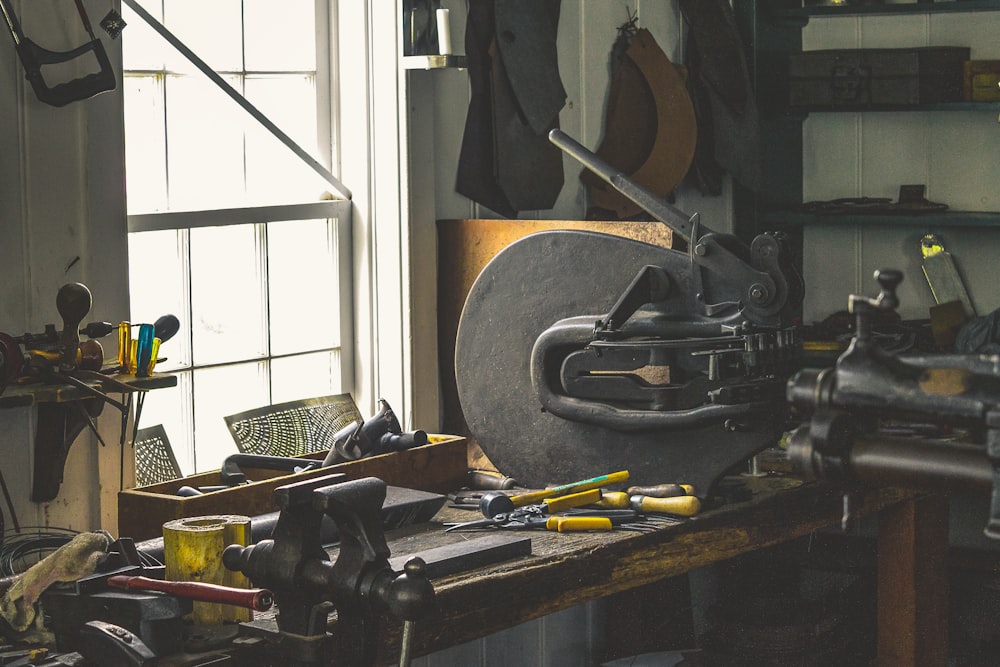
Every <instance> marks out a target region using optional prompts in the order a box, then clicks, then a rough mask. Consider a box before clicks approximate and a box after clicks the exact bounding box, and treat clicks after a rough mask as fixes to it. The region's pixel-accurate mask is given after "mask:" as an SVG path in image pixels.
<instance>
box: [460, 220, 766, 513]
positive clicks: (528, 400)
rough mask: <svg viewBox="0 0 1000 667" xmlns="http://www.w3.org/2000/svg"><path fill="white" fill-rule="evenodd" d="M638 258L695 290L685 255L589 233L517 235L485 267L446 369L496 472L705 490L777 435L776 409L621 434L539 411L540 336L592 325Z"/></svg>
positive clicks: (534, 479)
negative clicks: (573, 320) (751, 417)
mask: <svg viewBox="0 0 1000 667" xmlns="http://www.w3.org/2000/svg"><path fill="white" fill-rule="evenodd" d="M645 265H657V266H661V267H664V268H666V270H667V273H668V274H669V275H670V277H671V281H672V289H677V290H688V291H691V290H692V289H693V288H692V282H691V279H690V274H689V273H688V272H689V271H690V266H691V265H690V261H689V258H688V257H687V255H685V254H683V253H680V252H677V251H674V250H669V249H666V248H662V247H659V246H655V245H650V244H646V243H642V242H639V241H633V240H630V239H623V238H618V237H613V236H609V235H606V234H598V233H592V232H579V231H553V232H542V233H538V234H534V235H531V236H528V237H525V238H523V239H521V240H519V241H516V242H515V243H513V244H511V245H510V246H508V247H507V248H505V249H504V250H502V251H501V252H500V253H499V254H497V256H496V257H494V258H493V259H492V260H491V261H490V262H489V264H487V265H486V267H485V268H484V269H483V271H482V272H481V274H480V275H479V277H478V279H477V280H476V282H475V284H474V285H473V287H472V289H471V291H470V293H469V296H468V298H467V300H466V303H465V308H464V310H463V312H462V317H461V321H460V323H459V328H458V335H457V340H456V348H455V366H456V373H455V375H456V383H457V387H458V394H459V400H460V402H461V405H462V410H463V413H464V415H465V418H466V421H467V423H468V425H469V429H470V431H471V433H472V435H473V436H474V437H475V439H476V441H477V442H478V443H479V446H480V447H481V448H482V449H483V451H484V452H485V453H486V455H487V457H488V458H489V459H490V461H491V462H492V463H493V464H494V465H495V466H496V467H497V468H498V469H499V470H501V471H503V473H504V474H506V475H510V476H511V477H514V478H515V479H517V480H518V481H519V482H520V483H521V484H523V485H525V486H527V487H529V488H542V487H544V486H546V485H548V484H557V483H563V482H566V481H567V480H574V479H584V478H588V477H594V476H596V475H600V474H603V473H606V472H607V471H609V470H629V471H630V474H631V480H632V482H633V483H636V484H643V485H646V484H649V485H651V484H660V483H666V482H676V483H685V484H692V485H694V486H695V488H696V493H698V494H699V495H705V494H707V493H708V492H709V488H710V486H711V485H712V484H713V483H714V481H715V480H716V479H717V478H718V477H719V476H721V475H722V474H723V473H724V472H726V471H727V470H728V469H729V468H731V467H732V466H734V465H736V464H738V463H739V462H741V461H743V460H745V459H746V458H748V457H749V456H751V455H753V454H754V453H756V452H757V451H760V450H761V449H764V448H765V447H767V446H769V445H771V444H774V443H776V442H777V439H778V435H779V432H780V431H779V429H778V428H777V425H776V424H775V423H773V422H774V421H778V420H777V419H775V417H776V415H760V416H759V417H755V419H757V420H759V421H761V423H763V424H764V427H763V428H760V424H758V425H757V426H751V427H749V428H747V429H746V430H742V431H741V430H739V429H736V430H732V429H727V428H724V427H723V425H722V424H710V425H707V426H706V425H701V426H698V427H692V428H685V429H671V430H663V429H659V430H641V431H631V430H630V431H628V432H624V431H618V430H613V429H610V428H606V427H604V426H599V425H594V424H592V423H582V422H576V421H569V420H567V419H563V418H560V417H558V416H556V415H553V414H551V413H549V412H546V411H545V410H543V409H542V407H541V404H540V402H539V399H538V397H537V394H536V392H535V390H534V388H533V387H532V383H531V377H530V360H531V352H532V347H533V346H534V344H535V341H536V339H537V338H538V336H539V335H540V334H541V333H542V332H544V331H545V330H546V329H547V328H548V327H550V326H552V325H553V324H554V323H556V322H557V321H559V320H562V319H565V318H568V317H577V316H588V315H592V316H593V318H594V321H595V322H596V321H597V320H598V319H600V318H601V317H603V316H604V314H606V313H607V312H608V311H609V310H610V309H611V308H612V306H613V305H614V304H615V302H616V301H617V299H618V298H619V296H621V294H622V292H623V291H624V290H625V289H626V288H627V287H628V285H629V283H630V282H631V281H632V279H633V277H634V276H635V274H636V272H637V271H638V270H639V269H640V268H642V267H643V266H645ZM775 412H777V411H775ZM730 426H732V425H730Z"/></svg>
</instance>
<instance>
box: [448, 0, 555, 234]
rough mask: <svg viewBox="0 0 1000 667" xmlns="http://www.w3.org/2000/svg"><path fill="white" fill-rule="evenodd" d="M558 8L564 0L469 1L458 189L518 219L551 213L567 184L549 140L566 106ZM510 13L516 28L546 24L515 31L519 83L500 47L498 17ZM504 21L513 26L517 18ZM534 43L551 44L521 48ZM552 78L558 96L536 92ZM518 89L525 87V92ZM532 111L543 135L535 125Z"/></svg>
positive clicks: (500, 212)
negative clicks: (468, 92) (467, 92)
mask: <svg viewBox="0 0 1000 667" xmlns="http://www.w3.org/2000/svg"><path fill="white" fill-rule="evenodd" d="M559 4H560V2H559V0H545V1H544V2H537V1H535V2H523V0H495V2H494V1H490V0H476V1H475V2H471V3H469V14H468V24H467V27H466V31H465V48H466V57H467V60H468V71H469V81H470V86H471V89H472V96H471V99H470V102H469V111H468V114H467V116H466V123H465V132H464V135H463V138H462V149H461V153H460V155H459V163H458V174H457V178H456V185H455V190H456V192H458V193H459V194H461V195H464V196H466V197H468V198H469V199H471V200H473V201H475V202H476V203H478V204H481V205H483V206H486V207H487V208H489V209H491V210H493V211H495V212H497V213H499V214H500V215H503V216H505V217H508V218H513V217H517V214H518V211H519V210H535V209H548V208H552V206H554V205H555V201H556V199H557V198H558V196H559V192H560V191H561V189H562V185H563V168H562V154H561V152H560V151H559V149H558V148H557V147H555V146H553V145H552V144H551V143H550V142H549V141H548V137H547V135H548V131H549V130H550V129H553V128H556V127H558V120H559V110H560V109H561V108H562V106H563V105H564V104H565V91H564V89H563V87H562V83H561V81H559V79H558V63H557V61H556V58H555V56H556V50H555V43H556V33H555V28H556V26H557V24H558V17H559ZM507 5H510V6H509V7H508V6H507ZM512 12H516V13H518V17H517V19H516V25H519V26H523V25H524V24H526V23H532V22H533V23H536V24H538V26H548V28H547V29H546V30H542V29H541V28H537V27H532V28H523V27H522V28H518V32H517V33H516V34H515V33H513V32H512V33H511V36H513V38H514V39H513V41H514V42H516V43H517V44H518V49H516V55H515V56H512V57H513V58H514V61H515V66H516V69H517V70H518V72H517V73H516V74H515V75H514V78H513V79H511V78H510V77H509V68H510V65H509V63H508V62H507V61H506V60H505V58H506V55H505V54H504V50H503V49H501V48H500V47H499V46H497V45H496V41H497V24H496V21H497V16H498V14H503V15H505V16H509V15H510V14H511V13H512ZM505 20H506V21H508V24H509V25H514V23H510V21H511V20H512V19H505ZM532 40H539V41H543V42H545V43H543V44H537V45H534V46H532V45H530V43H529V44H527V45H525V44H522V43H523V42H530V41H532ZM525 54H534V55H533V56H530V57H526V56H525ZM531 58H534V60H532V59H531ZM534 70H540V71H534ZM553 80H554V81H556V83H558V86H557V87H555V88H554V90H555V91H556V92H555V93H553V92H552V91H545V93H544V95H538V94H537V91H534V90H533V88H536V87H537V86H538V82H539V81H543V82H548V83H547V84H546V85H549V84H551V83H552V81H553ZM518 84H520V85H524V86H527V88H526V89H525V90H521V89H519V88H518ZM556 104H558V106H556ZM552 109H554V111H553V110H552ZM529 113H530V114H531V116H532V117H533V118H534V122H535V124H538V125H540V126H541V129H540V131H539V130H538V129H537V128H536V127H534V126H533V125H532V122H531V121H529V116H528V114H529ZM541 119H546V120H545V122H544V123H542V120H541Z"/></svg>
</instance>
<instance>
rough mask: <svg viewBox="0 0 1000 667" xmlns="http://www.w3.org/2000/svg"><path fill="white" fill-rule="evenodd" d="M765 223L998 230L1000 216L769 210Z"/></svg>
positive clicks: (979, 213) (993, 214) (976, 213)
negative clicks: (982, 228)
mask: <svg viewBox="0 0 1000 667" xmlns="http://www.w3.org/2000/svg"><path fill="white" fill-rule="evenodd" d="M764 220H765V222H766V223H767V224H769V225H792V226H806V225H816V224H826V225H830V224H833V225H882V226H899V227H902V226H907V225H909V226H916V227H927V228H937V227H996V226H1000V213H995V212H976V211H940V212H935V213H922V214H918V215H897V214H882V215H879V214H877V215H871V214H868V215H865V214H851V213H845V214H837V215H817V214H815V213H801V212H798V211H769V212H767V213H765V214H764Z"/></svg>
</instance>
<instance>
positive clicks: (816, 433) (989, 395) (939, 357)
mask: <svg viewBox="0 0 1000 667" xmlns="http://www.w3.org/2000/svg"><path fill="white" fill-rule="evenodd" d="M875 279H876V280H877V281H878V283H879V285H880V286H881V292H880V293H879V295H878V296H877V297H874V298H868V297H864V296H859V295H852V296H851V297H850V299H849V304H848V305H849V310H850V311H851V312H852V313H853V314H854V316H855V321H856V324H855V326H856V329H855V336H854V338H853V340H852V341H851V344H850V346H849V347H848V348H847V350H846V351H845V352H844V353H843V354H842V355H841V356H840V358H839V359H838V360H837V363H836V365H835V366H834V367H833V368H826V369H823V370H816V369H806V370H802V371H800V372H799V373H797V374H796V375H795V376H794V377H793V378H792V379H791V380H790V381H789V382H788V387H787V391H786V396H787V399H788V401H789V402H790V403H791V404H792V407H793V409H794V410H795V411H796V412H798V413H799V414H801V415H806V416H807V417H808V420H807V421H805V422H804V423H803V424H802V425H801V426H799V427H798V428H797V429H796V430H795V432H794V433H793V434H792V437H791V438H790V441H789V447H788V455H789V458H790V459H791V461H792V463H793V465H794V467H795V469H796V470H797V472H798V473H799V474H801V475H804V476H806V477H809V478H819V479H828V480H832V481H836V482H841V483H846V484H848V485H859V484H863V485H869V486H900V487H906V488H916V489H922V490H930V491H941V492H969V491H972V492H978V493H992V506H991V510H990V520H989V524H988V526H987V527H986V531H985V532H986V535H987V536H988V537H991V538H995V539H1000V484H998V483H997V482H998V481H1000V357H997V356H992V355H966V354H913V355H896V354H891V353H889V352H886V351H884V350H883V349H882V348H881V347H879V345H878V343H877V342H876V340H875V339H874V338H873V336H872V329H871V320H872V315H873V314H874V313H875V311H878V310H891V309H895V308H896V306H898V304H899V300H898V298H897V296H896V288H897V287H898V285H899V283H900V282H901V281H902V279H903V275H902V273H901V272H899V271H894V270H881V271H876V272H875ZM887 420H897V421H898V420H906V421H908V422H910V423H911V431H913V426H912V424H916V425H920V424H923V425H926V426H928V427H938V428H928V429H924V430H926V431H930V432H931V433H930V435H927V434H925V433H914V432H911V433H908V434H906V435H905V436H901V435H899V433H898V432H896V430H895V429H893V430H889V429H888V428H886V422H887ZM940 427H949V428H953V429H960V430H961V432H962V433H964V434H966V435H965V436H964V437H961V438H955V437H949V438H945V437H943V436H942V433H941V431H942V429H941V428H940ZM917 430H919V429H917ZM847 497H849V495H848V496H847ZM849 520H850V506H849V503H848V502H845V524H846V523H847V522H849Z"/></svg>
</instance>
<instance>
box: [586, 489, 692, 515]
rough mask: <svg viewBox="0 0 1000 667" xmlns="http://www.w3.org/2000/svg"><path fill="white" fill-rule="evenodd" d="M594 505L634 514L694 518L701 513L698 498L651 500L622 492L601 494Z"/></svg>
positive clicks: (650, 498) (683, 497)
mask: <svg viewBox="0 0 1000 667" xmlns="http://www.w3.org/2000/svg"><path fill="white" fill-rule="evenodd" d="M595 504H596V505H597V506H598V507H605V508H611V509H631V510H635V511H636V512H646V513H653V514H677V515H680V516H694V515H695V514H697V513H698V512H700V511H701V501H700V500H698V496H674V497H672V498H652V497H650V496H639V495H632V496H630V495H629V494H628V493H625V492H624V491H610V492H605V493H603V494H601V499H600V501H598V502H597V503H595Z"/></svg>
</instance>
